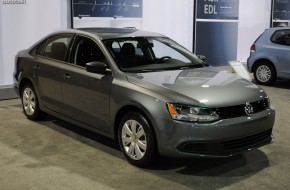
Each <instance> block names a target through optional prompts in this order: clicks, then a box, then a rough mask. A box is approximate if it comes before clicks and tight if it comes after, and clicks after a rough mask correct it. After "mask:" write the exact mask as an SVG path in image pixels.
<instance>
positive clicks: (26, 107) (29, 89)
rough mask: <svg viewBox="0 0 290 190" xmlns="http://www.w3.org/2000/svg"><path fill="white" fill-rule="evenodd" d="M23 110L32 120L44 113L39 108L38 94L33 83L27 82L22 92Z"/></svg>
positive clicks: (37, 118)
mask: <svg viewBox="0 0 290 190" xmlns="http://www.w3.org/2000/svg"><path fill="white" fill-rule="evenodd" d="M21 101H22V108H23V112H24V114H25V115H26V117H27V118H28V119H30V120H33V121H36V120H39V119H40V118H41V117H42V116H43V115H44V113H43V112H42V111H41V110H40V108H39V101H38V97H37V94H36V92H35V90H34V88H33V86H32V84H31V83H26V84H25V85H24V86H23V88H22V92H21Z"/></svg>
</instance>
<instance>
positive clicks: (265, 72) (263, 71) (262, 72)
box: [256, 65, 272, 82]
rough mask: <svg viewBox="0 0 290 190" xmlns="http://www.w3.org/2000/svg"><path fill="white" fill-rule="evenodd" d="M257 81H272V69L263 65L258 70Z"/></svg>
mask: <svg viewBox="0 0 290 190" xmlns="http://www.w3.org/2000/svg"><path fill="white" fill-rule="evenodd" d="M256 75H257V79H258V80H259V81H261V82H267V81H269V80H270V79H271V75H272V72H271V69H270V68H269V67H268V66H267V65H261V66H259V67H258V68H257V72H256Z"/></svg>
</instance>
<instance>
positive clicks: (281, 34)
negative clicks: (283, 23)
mask: <svg viewBox="0 0 290 190" xmlns="http://www.w3.org/2000/svg"><path fill="white" fill-rule="evenodd" d="M271 42H272V43H274V44H280V45H286V46H290V30H277V31H276V32H274V34H273V35H272V37H271Z"/></svg>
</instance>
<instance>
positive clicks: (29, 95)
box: [22, 87, 36, 116]
mask: <svg viewBox="0 0 290 190" xmlns="http://www.w3.org/2000/svg"><path fill="white" fill-rule="evenodd" d="M22 102H23V108H24V111H25V113H26V114H27V115H30V116H31V115H33V113H34V112H35V105H36V98H35V94H34V92H33V90H32V89H31V88H28V87H27V88H25V89H24V91H23V95H22Z"/></svg>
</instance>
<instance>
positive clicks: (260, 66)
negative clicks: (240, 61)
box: [247, 27, 290, 85]
mask: <svg viewBox="0 0 290 190" xmlns="http://www.w3.org/2000/svg"><path fill="white" fill-rule="evenodd" d="M250 51H251V53H250V57H249V58H248V60H247V64H248V70H249V72H252V73H253V74H254V78H255V81H256V82H257V83H258V84H262V85H271V84H272V83H274V82H275V81H276V79H277V78H278V79H279V78H281V79H290V64H289V61H290V53H289V52H290V27H285V28H281V27H278V28H269V29H266V30H265V31H264V32H263V33H262V34H261V35H260V36H259V37H258V39H257V40H256V41H255V42H254V44H253V45H252V46H251V50H250Z"/></svg>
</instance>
